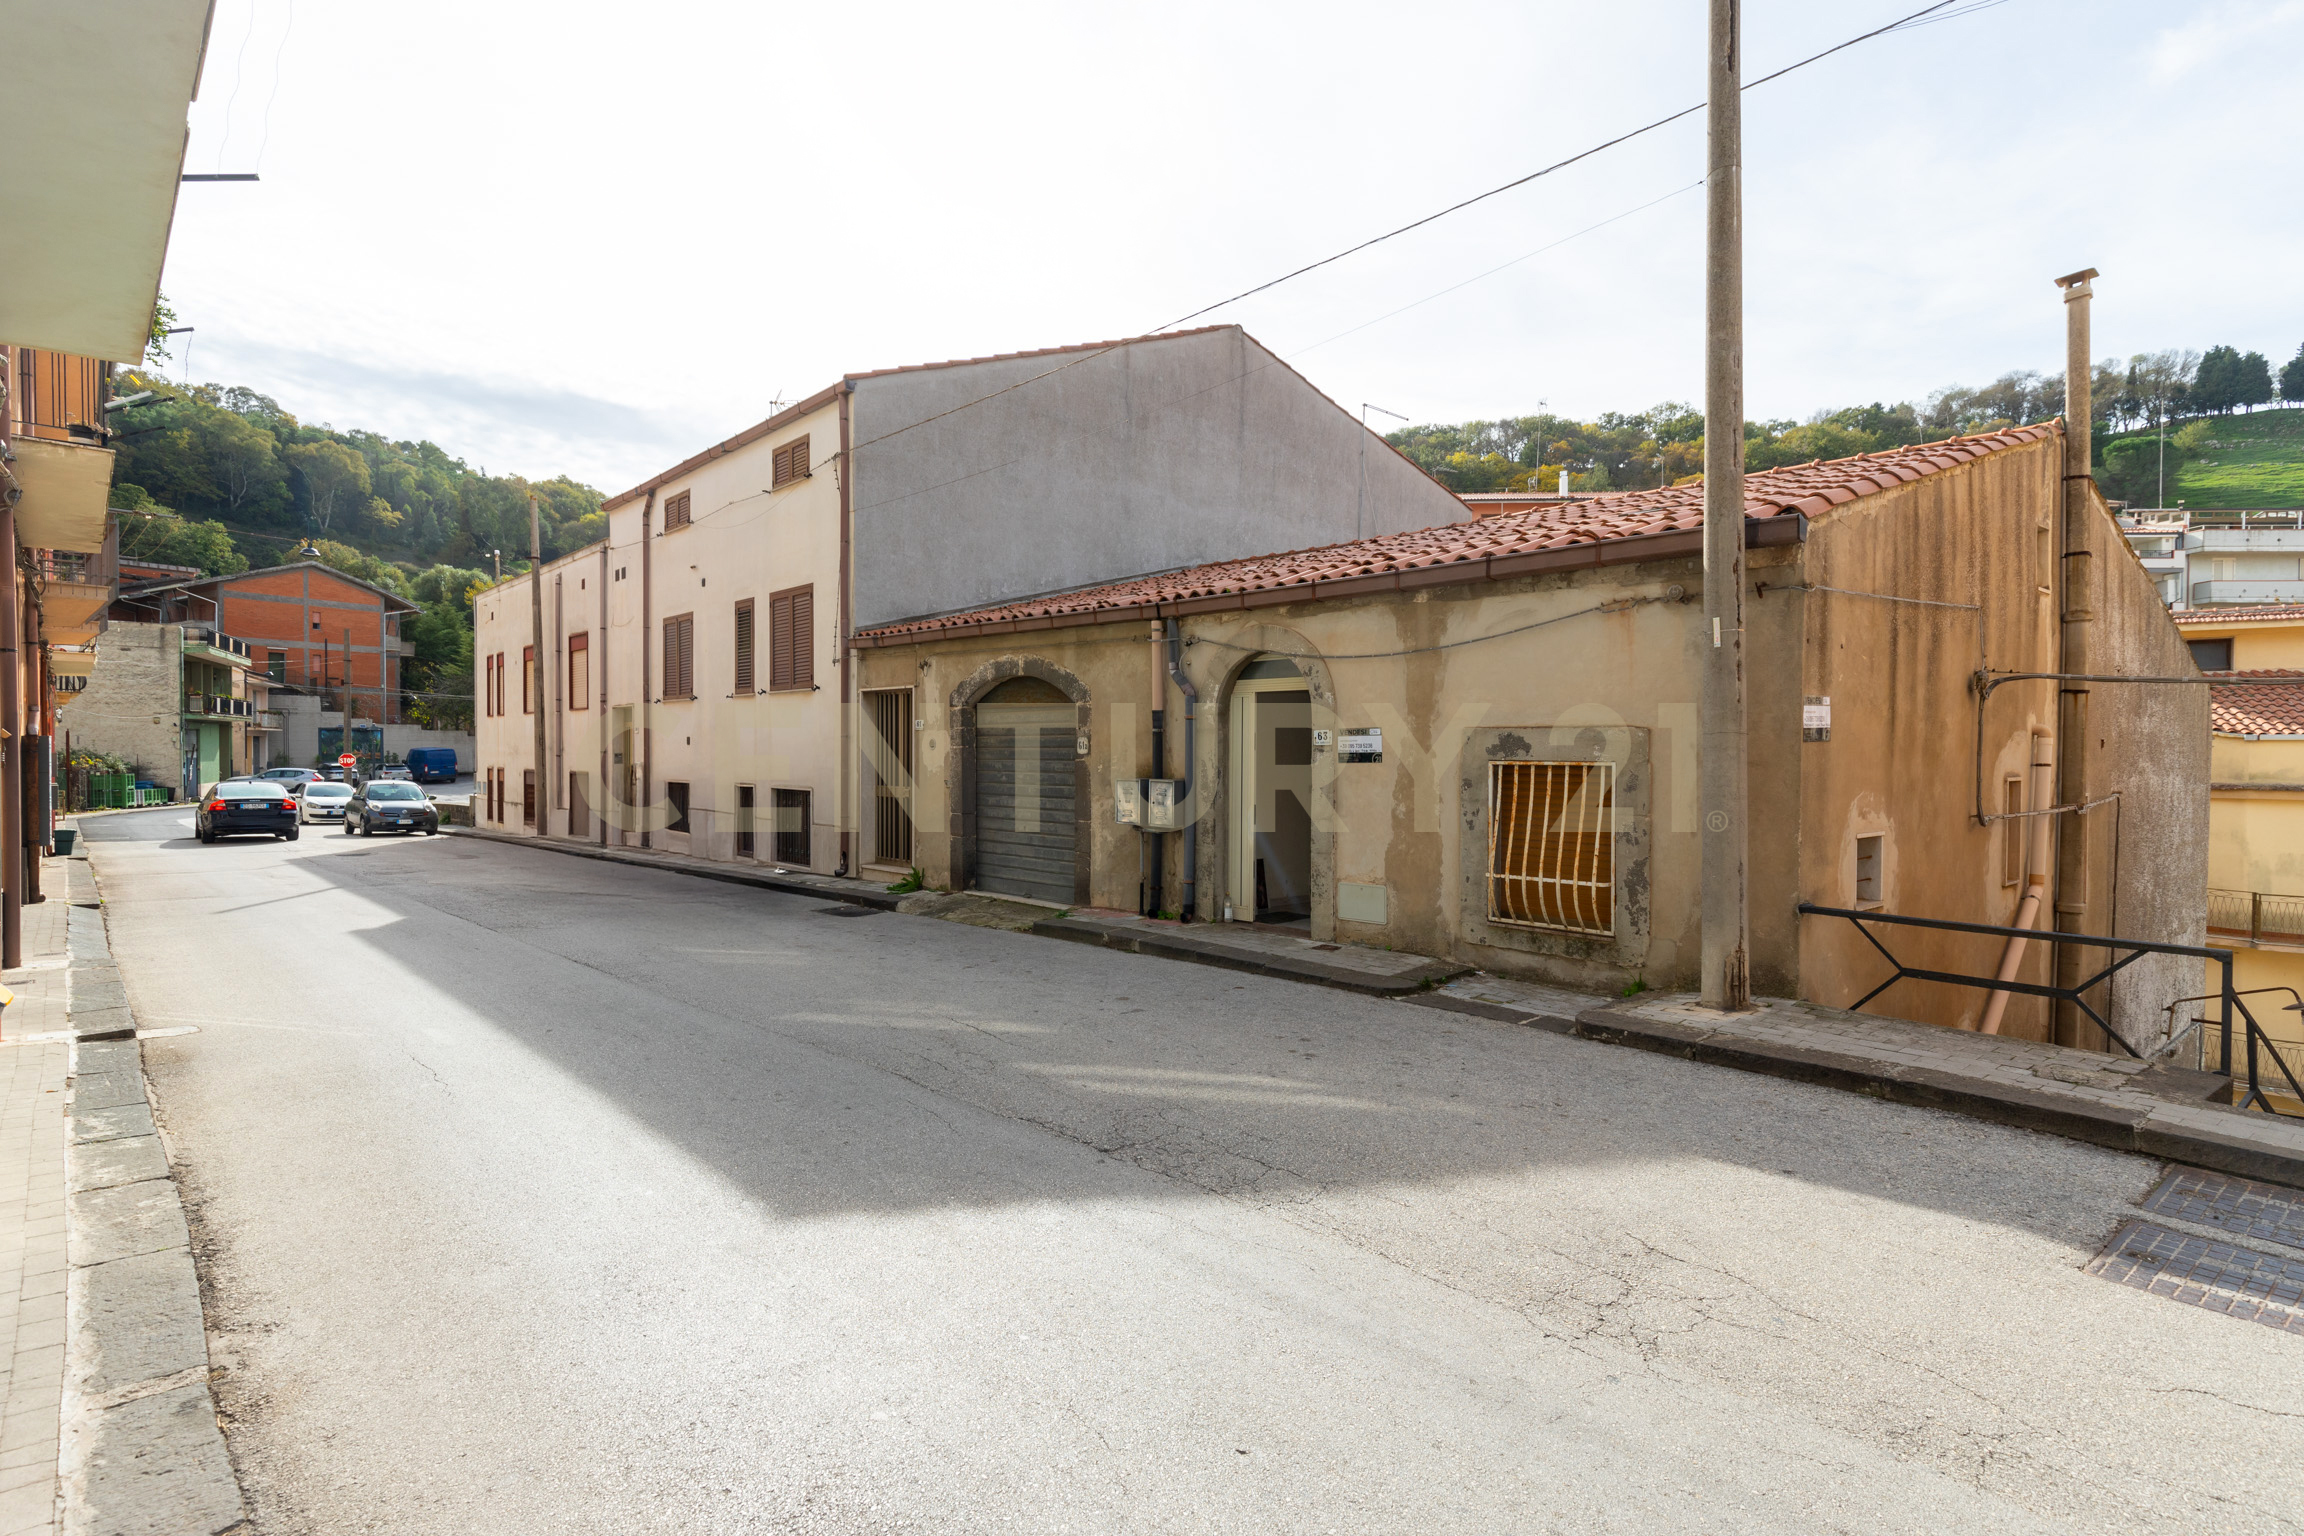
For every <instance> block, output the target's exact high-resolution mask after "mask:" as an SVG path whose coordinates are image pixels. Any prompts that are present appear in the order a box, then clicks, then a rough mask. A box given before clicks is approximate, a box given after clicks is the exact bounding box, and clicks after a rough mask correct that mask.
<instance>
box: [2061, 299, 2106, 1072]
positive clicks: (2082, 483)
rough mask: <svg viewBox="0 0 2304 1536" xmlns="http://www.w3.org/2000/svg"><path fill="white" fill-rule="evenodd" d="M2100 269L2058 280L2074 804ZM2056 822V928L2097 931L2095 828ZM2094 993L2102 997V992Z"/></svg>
mask: <svg viewBox="0 0 2304 1536" xmlns="http://www.w3.org/2000/svg"><path fill="white" fill-rule="evenodd" d="M2095 275H2096V269H2095V268H2094V267H2090V268H2088V269H2087V270H2086V271H2082V272H2074V273H2070V274H2068V275H2067V276H2064V277H2060V278H2058V279H2056V286H2057V287H2059V288H2061V289H2063V290H2064V476H2063V486H2062V489H2063V496H2062V497H2061V498H2060V500H2061V501H2062V506H2061V507H2060V508H2059V509H2058V510H2059V511H2060V513H2061V514H2062V515H2061V518H2060V521H2061V523H2062V525H2063V530H2064V532H2063V537H2062V538H2061V539H2059V540H2058V541H2057V542H2058V545H2059V547H2060V549H2061V551H2062V555H2063V558H2061V559H2060V560H2058V561H2057V562H2056V563H2057V566H2058V572H2057V585H2058V587H2059V588H2060V589H2061V595H2062V597H2063V604H2062V609H2061V619H2062V622H2061V624H2060V625H2059V626H2058V631H2057V655H2056V670H2057V671H2058V672H2060V673H2062V674H2064V676H2063V678H2062V680H2061V681H2059V682H2058V684H2057V690H2058V710H2057V715H2058V720H2057V725H2058V730H2057V732H2056V734H2057V735H2058V736H2059V737H2060V738H2062V740H2063V743H2064V752H2063V757H2062V760H2061V761H2060V762H2059V763H2058V765H2057V784H2056V798H2057V800H2058V802H2059V803H2061V804H2064V805H2068V806H2078V805H2086V804H2087V803H2088V801H2089V798H2090V796H2089V785H2090V780H2091V775H2090V773H2089V768H2090V762H2089V760H2090V758H2091V757H2092V756H2093V755H2094V754H2092V753H2091V752H2090V751H2089V749H2088V744H2089V741H2090V739H2091V738H2090V736H2089V727H2088V687H2087V685H2086V684H2085V683H2083V682H2080V681H2078V679H2079V678H2081V677H2084V676H2086V675H2087V674H2088V673H2090V672H2092V671H2094V670H2095V668H2094V667H2093V665H2091V663H2092V661H2093V660H2094V657H2093V654H2092V653H2093V646H2092V645H2091V644H2090V640H2091V632H2092V630H2093V628H2094V625H2093V620H2094V619H2095V617H2096V602H2095V597H2096V576H2095V571H2094V569H2093V567H2094V564H2095V561H2094V558H2093V555H2094V550H2095V543H2096V540H2095V535H2096V533H2097V528H2096V515H2095V514H2096V508H2095V498H2094V491H2095V483H2094V481H2093V480H2092V479H2091V478H2090V476H2089V469H2088V463H2089V444H2088V418H2089V400H2088V385H2089V367H2088V353H2089V344H2088V299H2089V294H2090V290H2089V287H2088V281H2089V279H2090V278H2092V277H2094V276H2095ZM2059 820H2060V821H2061V822H2062V823H2063V824H2062V825H2061V826H2060V827H2058V828H2057V843H2056V920H2055V923H2054V925H2053V926H2055V927H2057V928H2061V929H2063V930H2065V931H2066V932H2068V933H2087V932H2090V931H2091V924H2090V922H2089V912H2088V907H2089V900H2088V898H2089V894H2090V886H2091V885H2092V884H2093V879H2092V875H2093V869H2092V863H2091V860H2090V859H2089V857H2088V854H2089V847H2088V840H2089V834H2090V833H2091V832H2092V831H2093V830H2094V828H2092V827H2091V826H2090V825H2089V818H2087V817H2084V816H2077V815H2073V814H2071V813H2069V812H2067V813H2066V814H2065V815H2064V816H2062V817H2060V818H2059ZM2088 958H2089V957H2088V955H2087V953H2086V952H2085V951H2083V950H2082V949H2081V948H2080V946H2079V945H2077V944H2059V945H2057V946H2056V964H2055V973H2056V985H2058V986H2060V987H2076V986H2078V985H2079V984H2080V983H2081V981H2083V980H2084V979H2085V968H2086V964H2087V961H2088ZM2098 999H2099V1002H2100V1003H2101V999H2102V994H2101V993H2099V994H2098ZM2054 1015H2055V1029H2054V1032H2053V1038H2054V1040H2055V1042H2056V1043H2057V1044H2058V1045H2065V1046H2078V1047H2082V1048H2085V1049H2090V1050H2096V1049H2101V1048H2103V1046H2104V1044H2105V1042H2104V1041H2102V1040H2100V1039H2098V1038H2097V1035H2098V1031H2097V1030H2096V1029H2095V1028H2094V1026H2093V1024H2092V1022H2084V1020H2085V1017H2086V1016H2085V1015H2083V1014H2082V1013H2081V1011H2080V1008H2079V1006H2078V1004H2076V1003H2073V1002H2070V1001H2068V1000H2065V999H2061V998H2059V999H2058V1000H2057V1001H2056V1003H2055V1006H2054Z"/></svg>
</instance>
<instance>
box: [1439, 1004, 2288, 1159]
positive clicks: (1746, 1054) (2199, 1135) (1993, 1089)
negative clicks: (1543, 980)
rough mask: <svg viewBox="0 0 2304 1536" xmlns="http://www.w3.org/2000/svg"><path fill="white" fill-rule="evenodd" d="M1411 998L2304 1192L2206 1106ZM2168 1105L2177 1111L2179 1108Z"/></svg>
mask: <svg viewBox="0 0 2304 1536" xmlns="http://www.w3.org/2000/svg"><path fill="white" fill-rule="evenodd" d="M1409 1001H1410V1002H1413V1003H1416V1004H1418V1005H1420V1006H1422V1007H1426V1008H1439V1009H1443V1010H1445V1011H1447V1012H1450V1013H1463V1014H1470V1015H1472V1016H1474V1017H1476V1018H1483V1019H1492V1020H1494V1021H1495V1022H1497V1023H1499V1024H1519V1025H1524V1026H1526V1027H1528V1028H1532V1029H1542V1030H1548V1031H1550V1032H1551V1033H1553V1034H1559V1035H1573V1036H1575V1037H1576V1038H1577V1039H1580V1040H1592V1041H1597V1042H1598V1043H1600V1044H1603V1045H1621V1046H1628V1047H1630V1048H1631V1049H1633V1050H1638V1051H1652V1052H1654V1053H1656V1054H1658V1055H1663V1056H1677V1057H1680V1058H1681V1059H1682V1060H1684V1061H1695V1062H1702V1063H1704V1064H1705V1065H1707V1066H1717V1067H1733V1068H1735V1069H1737V1070H1738V1071H1742V1072H1758V1073H1763V1074H1765V1075H1767V1076H1770V1077H1782V1078H1789V1079H1790V1080H1792V1081H1794V1082H1800V1083H1813V1084H1815V1085H1816V1086H1818V1087H1820V1088H1836V1089H1839V1090H1841V1091H1842V1092H1846V1093H1858V1094H1862V1095H1864V1096H1865V1097H1867V1098H1874V1099H1884V1100H1886V1101H1888V1102H1889V1103H1892V1104H1909V1105H1911V1106H1913V1107H1915V1108H1918V1109H1934V1110H1942V1111H1945V1112H1947V1113H1950V1114H1958V1115H1966V1116H1968V1117H1970V1118H1971V1119H1976V1120H1988V1121H1991V1122H1992V1123H1994V1124H1996V1125H2008V1126H2015V1127H2017V1128H2019V1129H2022V1130H2028V1131H2042V1132H2046V1133H2047V1134H2049V1135H2052V1136H2062V1137H2065V1138H2067V1139H2068V1140H2072V1141H2084V1142H2088V1143H2090V1144H2092V1145H2095V1146H2099V1147H2108V1148H2110V1149H2112V1150H2113V1151H2116V1152H2135V1153H2140V1154H2142V1155H2143V1156H2146V1157H2154V1158H2160V1159H2162V1160H2164V1161H2168V1162H2177V1163H2189V1164H2191V1165H2193V1166H2194V1167H2199V1168H2212V1169H2215V1170H2216V1171H2218V1172H2220V1173H2235V1174H2239V1175H2241V1176H2242V1177H2244V1178H2250V1179H2260V1180H2263V1181H2264V1182H2266V1183H2270V1184H2286V1185H2290V1186H2294V1187H2298V1188H2304V1156H2299V1155H2297V1154H2296V1153H2294V1152H2292V1151H2290V1150H2288V1149H2286V1148H2284V1147H2279V1146H2274V1145H2270V1144H2268V1143H2266V1142H2264V1141H2262V1140H2256V1139H2251V1138H2250V1137H2249V1136H2248V1135H2247V1134H2246V1131H2247V1127H2248V1125H2249V1122H2248V1120H2247V1119H2245V1118H2244V1117H2242V1116H2239V1115H2237V1114H2233V1113H2231V1112H2230V1111H2226V1110H2223V1109H2220V1108H2217V1109H2209V1108H2208V1107H2207V1106H2205V1105H2203V1106H2201V1109H2202V1110H2203V1111H2205V1112H2206V1113H2211V1114H2214V1115H2216V1116H2219V1117H2223V1118H2229V1119H2230V1120H2231V1121H2232V1124H2231V1125H2230V1126H2229V1127H2228V1128H2226V1127H2219V1126H2213V1125H2200V1124H2193V1123H2188V1122H2190V1121H2192V1120H2196V1119H2199V1118H2201V1116H2200V1115H2198V1114H2194V1113H2191V1112H2189V1111H2178V1114H2180V1115H2181V1116H2182V1118H2178V1117H2177V1115H2164V1114H2163V1113H2162V1112H2160V1111H2159V1110H2156V1109H2152V1108H2145V1107H2141V1106H2123V1105H2113V1104H2103V1103H2098V1102H2096V1101H2094V1100H2090V1099H2085V1098H2079V1097H2074V1096H2068V1095H2065V1094H2058V1093H2048V1092H2035V1091H2030V1090H2027V1089H2024V1088H2020V1087H2017V1086H2015V1085H2013V1084H2002V1083H1995V1082H1991V1081H1989V1080H1985V1079H1978V1078H1970V1077H1963V1076H1960V1075H1958V1074H1955V1073H1951V1072H1942V1071H1938V1070H1935V1069H1933V1068H1929V1067H1920V1066H1909V1067H1908V1066H1895V1065H1890V1064H1886V1063H1882V1062H1878V1061H1872V1060H1867V1059H1865V1058H1862V1057H1857V1056H1844V1055H1840V1054H1838V1053H1836V1052H1831V1051H1819V1050H1812V1049H1808V1048H1805V1047H1801V1046H1795V1045H1778V1044H1770V1043H1768V1042H1765V1041H1759V1040H1752V1039H1747V1038H1741V1037H1729V1036H1723V1035H1719V1034H1715V1033H1712V1032H1710V1031H1707V1030H1703V1029H1699V1028H1695V1027H1692V1026H1688V1025H1681V1024H1673V1023H1669V1022H1666V1021H1664V1020H1660V1019H1651V1018H1643V1017H1640V1016H1639V1015H1637V1014H1632V1013H1627V1012H1622V1011H1619V1010H1618V1009H1615V1008H1590V1009H1586V1010H1585V1011H1583V1012H1582V1013H1579V1014H1578V1015H1577V1016H1576V1017H1575V1018H1573V1019H1566V1018H1560V1017H1558V1016H1556V1015H1552V1014H1543V1013H1532V1012H1525V1011H1523V1010H1520V1009H1516V1008H1511V1007H1507V1006H1504V1005H1502V1004H1498V1003H1486V1002H1479V1001H1475V1000H1473V999H1469V998H1460V997H1448V996H1446V995H1443V994H1427V995H1424V996H1419V997H1414V998H1410V999H1409ZM2168 1107H2169V1109H2170V1110H2177V1106H2176V1105H2175V1104H2173V1103H2172V1104H2170V1105H2169V1106H2168Z"/></svg>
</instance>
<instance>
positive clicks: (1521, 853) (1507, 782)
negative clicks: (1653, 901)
mask: <svg viewBox="0 0 2304 1536" xmlns="http://www.w3.org/2000/svg"><path fill="white" fill-rule="evenodd" d="M1615 800H1616V769H1615V765H1614V764H1612V763H1526V762H1508V763H1490V764H1489V765H1488V917H1489V920H1490V921H1492V922H1498V923H1514V924H1519V925H1523V926H1527V927H1531V928H1563V929H1566V930H1568V931H1569V932H1571V933H1599V934H1608V933H1613V932H1615V928H1616V804H1615Z"/></svg>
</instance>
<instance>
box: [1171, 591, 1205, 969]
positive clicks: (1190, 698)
mask: <svg viewBox="0 0 2304 1536" xmlns="http://www.w3.org/2000/svg"><path fill="white" fill-rule="evenodd" d="M1168 675H1169V677H1171V678H1173V679H1174V680H1175V683H1176V691H1177V692H1178V693H1181V694H1183V695H1184V782H1183V783H1181V784H1179V785H1178V786H1177V787H1176V803H1177V804H1179V805H1182V806H1185V807H1187V808H1188V809H1189V811H1190V813H1191V817H1192V819H1191V820H1190V821H1188V822H1186V823H1185V824H1184V890H1183V896H1182V899H1181V900H1180V901H1178V903H1177V904H1176V915H1177V916H1178V917H1180V918H1182V919H1183V920H1184V921H1185V922H1187V923H1188V922H1190V921H1192V914H1193V911H1194V903H1195V901H1196V900H1197V897H1196V895H1195V892H1194V889H1193V886H1194V881H1195V878H1196V877H1197V876H1198V874H1199V871H1200V804H1199V801H1198V800H1197V799H1196V798H1194V796H1193V793H1192V789H1193V784H1194V782H1195V781H1196V780H1197V778H1198V777H1199V771H1200V741H1199V733H1200V695H1199V693H1198V691H1197V690H1195V689H1194V688H1193V686H1192V679H1191V678H1189V677H1186V676H1185V675H1184V631H1183V628H1182V626H1180V625H1179V624H1178V623H1177V622H1176V621H1175V620H1174V619H1170V620H1169V621H1168Z"/></svg>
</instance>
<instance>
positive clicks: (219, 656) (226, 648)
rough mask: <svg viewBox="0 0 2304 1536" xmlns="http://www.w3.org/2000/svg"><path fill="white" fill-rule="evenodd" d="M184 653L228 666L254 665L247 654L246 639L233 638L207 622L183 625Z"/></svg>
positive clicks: (197, 658)
mask: <svg viewBox="0 0 2304 1536" xmlns="http://www.w3.org/2000/svg"><path fill="white" fill-rule="evenodd" d="M184 654H185V655H187V656H190V657H193V658H195V659H196V660H201V661H216V662H222V663H223V664H224V665H225V666H228V667H248V666H254V665H255V662H254V660H253V659H252V658H251V657H250V656H249V654H248V642H247V641H245V640H235V639H234V638H232V636H230V635H227V634H225V633H224V632H223V631H222V630H220V629H217V628H215V627H213V626H211V625H207V624H187V625H185V626H184Z"/></svg>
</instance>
